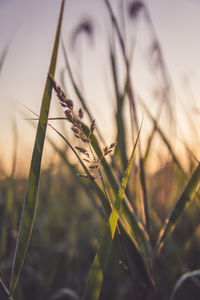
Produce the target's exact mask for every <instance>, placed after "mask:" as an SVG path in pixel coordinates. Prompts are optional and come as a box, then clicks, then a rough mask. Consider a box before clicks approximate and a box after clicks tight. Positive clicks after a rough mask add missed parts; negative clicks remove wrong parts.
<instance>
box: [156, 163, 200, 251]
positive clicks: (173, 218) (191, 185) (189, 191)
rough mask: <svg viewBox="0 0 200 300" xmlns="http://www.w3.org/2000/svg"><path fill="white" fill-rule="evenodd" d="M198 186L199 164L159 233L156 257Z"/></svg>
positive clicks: (199, 176)
mask: <svg viewBox="0 0 200 300" xmlns="http://www.w3.org/2000/svg"><path fill="white" fill-rule="evenodd" d="M199 184H200V164H199V165H198V166H197V168H196V170H195V172H194V173H193V175H192V177H191V178H190V180H189V181H188V183H187V185H186V187H185V190H184V191H183V193H182V195H181V196H180V198H179V200H178V202H177V203H176V205H175V208H174V209H173V211H172V213H171V215H170V217H169V220H168V222H167V224H166V226H165V228H163V230H162V232H161V235H160V238H159V240H158V243H157V249H156V255H157V254H159V252H160V251H161V249H162V248H163V246H164V244H165V242H166V240H167V238H168V237H169V235H170V234H171V233H172V231H173V230H174V229H175V227H176V224H177V222H178V221H179V219H180V217H181V215H182V213H183V211H184V210H185V208H186V207H187V206H188V205H189V204H190V202H191V200H192V199H193V197H194V196H195V194H196V193H197V191H198V188H199Z"/></svg>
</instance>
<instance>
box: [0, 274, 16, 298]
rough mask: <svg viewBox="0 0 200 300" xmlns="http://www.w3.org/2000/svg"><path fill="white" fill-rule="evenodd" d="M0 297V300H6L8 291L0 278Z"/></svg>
mask: <svg viewBox="0 0 200 300" xmlns="http://www.w3.org/2000/svg"><path fill="white" fill-rule="evenodd" d="M0 296H1V300H8V298H9V291H8V288H7V287H6V285H5V283H4V282H3V280H2V279H1V278H0ZM9 300H13V298H12V297H11V298H9Z"/></svg>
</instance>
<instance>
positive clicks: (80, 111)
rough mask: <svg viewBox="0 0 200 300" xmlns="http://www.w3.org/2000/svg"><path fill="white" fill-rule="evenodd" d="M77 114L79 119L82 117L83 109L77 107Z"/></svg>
mask: <svg viewBox="0 0 200 300" xmlns="http://www.w3.org/2000/svg"><path fill="white" fill-rule="evenodd" d="M78 116H79V119H80V120H81V119H83V111H82V108H79V111H78Z"/></svg>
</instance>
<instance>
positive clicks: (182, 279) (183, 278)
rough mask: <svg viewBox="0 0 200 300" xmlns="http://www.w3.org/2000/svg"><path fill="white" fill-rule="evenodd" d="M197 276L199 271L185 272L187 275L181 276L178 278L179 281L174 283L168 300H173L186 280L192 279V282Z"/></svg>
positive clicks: (199, 274) (199, 273)
mask: <svg viewBox="0 0 200 300" xmlns="http://www.w3.org/2000/svg"><path fill="white" fill-rule="evenodd" d="M197 276H200V270H195V271H192V272H187V273H185V274H183V275H182V276H181V277H180V278H179V280H178V281H177V282H176V284H175V287H174V288H173V290H172V293H171V295H170V298H169V300H174V299H175V296H176V293H177V292H178V290H179V289H180V287H181V286H182V285H183V284H184V282H185V281H186V280H187V279H193V280H194V277H197ZM199 288H200V287H199Z"/></svg>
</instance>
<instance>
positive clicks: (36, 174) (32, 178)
mask: <svg viewBox="0 0 200 300" xmlns="http://www.w3.org/2000/svg"><path fill="white" fill-rule="evenodd" d="M64 3H65V0H63V1H62V5H61V10H60V16H59V21H58V26H57V31H56V36H55V42H54V47H53V52H52V57H51V62H50V67H49V74H51V75H52V76H53V75H54V73H55V68H56V60H57V53H58V45H59V39H60V31H61V24H62V17H63V11H64ZM51 93H52V86H51V81H50V79H49V78H47V80H46V85H45V89H44V94H43V99H42V106H41V111H40V118H39V124H38V128H37V134H36V139H35V145H34V149H33V155H32V161H31V167H30V171H29V178H28V183H27V189H26V196H25V201H24V206H23V212H22V217H21V220H20V228H19V233H18V238H17V244H16V249H15V256H14V261H13V267H12V275H11V281H10V288H9V294H10V296H12V295H13V293H14V291H15V288H16V285H17V282H18V280H19V276H20V273H21V270H22V267H23V263H24V259H25V255H26V252H27V249H28V246H29V242H30V238H31V233H32V228H33V223H34V219H35V214H36V208H37V201H38V189H39V179H40V169H41V159H42V152H43V146H44V139H45V134H46V126H47V120H48V114H49V107H50V102H51Z"/></svg>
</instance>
